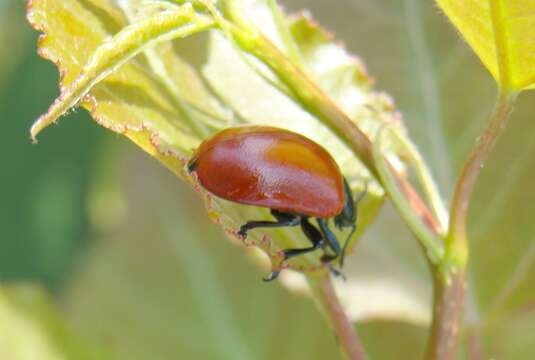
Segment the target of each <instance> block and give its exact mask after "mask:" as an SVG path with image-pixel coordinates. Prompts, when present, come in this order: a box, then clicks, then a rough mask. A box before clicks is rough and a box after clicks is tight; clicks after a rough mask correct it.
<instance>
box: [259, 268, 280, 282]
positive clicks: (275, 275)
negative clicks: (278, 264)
mask: <svg viewBox="0 0 535 360" xmlns="http://www.w3.org/2000/svg"><path fill="white" fill-rule="evenodd" d="M280 273H281V271H280V270H276V271H272V272H271V274H269V275H268V276H266V277H263V278H262V280H263V281H264V282H270V281H273V280H275V279H276V278H278V277H279V274H280Z"/></svg>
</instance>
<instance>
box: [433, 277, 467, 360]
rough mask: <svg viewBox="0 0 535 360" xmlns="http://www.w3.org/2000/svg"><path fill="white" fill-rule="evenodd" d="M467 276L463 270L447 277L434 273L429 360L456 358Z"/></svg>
mask: <svg viewBox="0 0 535 360" xmlns="http://www.w3.org/2000/svg"><path fill="white" fill-rule="evenodd" d="M465 290H466V277H465V273H464V271H462V270H459V272H457V273H456V274H454V275H453V276H451V277H450V278H449V279H446V278H444V276H443V274H441V273H440V272H437V273H436V274H435V286H434V301H433V302H434V303H433V323H432V325H431V335H430V340H429V343H428V347H427V359H428V360H451V359H454V358H455V352H456V350H457V342H458V335H459V330H460V327H461V321H462V315H463V309H464V293H465Z"/></svg>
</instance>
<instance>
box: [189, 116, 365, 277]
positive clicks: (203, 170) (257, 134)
mask: <svg viewBox="0 0 535 360" xmlns="http://www.w3.org/2000/svg"><path fill="white" fill-rule="evenodd" d="M188 170H189V171H190V172H195V173H196V174H197V178H198V180H199V182H200V184H201V185H202V186H203V187H204V188H205V189H206V190H208V191H209V192H211V193H213V194H214V195H216V196H218V197H221V198H223V199H226V200H230V201H234V202H237V203H241V204H247V205H255V206H262V207H267V208H270V209H271V214H272V215H273V217H274V218H275V219H276V221H249V222H247V223H245V224H244V225H242V226H241V227H240V230H239V234H240V235H241V236H242V237H244V238H245V237H246V236H247V232H248V231H249V230H251V229H254V228H258V227H284V226H297V225H300V226H301V229H302V231H303V232H304V234H305V235H306V236H307V238H308V239H310V241H311V242H312V246H311V247H307V248H302V249H286V250H284V251H283V253H284V259H285V260H287V259H289V258H292V257H295V256H297V255H302V254H306V253H308V252H311V251H314V250H316V249H318V248H322V249H323V250H324V255H323V256H322V261H324V262H325V263H328V264H329V266H330V268H331V270H332V271H333V272H334V273H335V274H339V273H338V271H337V270H335V269H334V268H333V267H332V266H331V265H330V262H331V261H332V260H334V259H336V258H338V257H339V256H340V264H341V265H342V264H343V256H344V252H345V245H347V240H346V244H345V245H344V248H343V250H342V249H341V248H340V244H339V242H338V240H337V239H336V237H335V236H334V234H333V232H332V231H331V230H330V228H329V226H328V219H330V218H334V223H335V225H336V226H337V227H338V228H340V229H343V228H345V227H351V228H352V231H351V234H353V232H354V231H355V229H356V217H357V212H356V206H355V203H354V201H353V196H352V194H351V190H350V188H349V186H348V184H347V181H346V180H345V178H344V177H343V176H342V174H341V172H340V168H339V167H338V165H337V164H336V162H335V161H334V159H333V158H332V157H331V155H330V154H329V153H328V152H327V151H326V150H325V149H324V148H323V147H321V146H320V145H318V144H316V143H315V142H313V141H312V140H310V139H308V138H306V137H304V136H302V135H300V134H297V133H294V132H291V131H288V130H284V129H280V128H276V127H268V126H243V127H235V128H228V129H225V130H223V131H221V132H219V133H217V134H216V135H215V136H213V137H212V138H210V139H208V140H205V141H204V142H203V143H202V144H201V145H200V146H199V148H198V149H197V151H196V152H195V153H194V155H193V157H192V158H191V160H190V162H189V164H188ZM309 218H316V222H317V224H318V227H319V230H318V228H316V227H315V226H314V225H313V224H311V223H310V221H309ZM351 234H350V235H349V236H348V239H349V237H350V236H351ZM327 245H328V246H329V248H330V249H331V250H332V252H333V253H328V252H327V249H326V246H327ZM278 275H279V271H274V272H273V273H272V274H271V275H270V276H269V277H268V278H266V279H265V280H266V281H269V280H273V279H275V278H276V277H277V276H278Z"/></svg>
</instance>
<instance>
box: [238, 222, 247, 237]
mask: <svg viewBox="0 0 535 360" xmlns="http://www.w3.org/2000/svg"><path fill="white" fill-rule="evenodd" d="M238 235H239V236H240V237H241V238H242V239H243V240H245V239H247V227H245V225H242V226H240V230H238Z"/></svg>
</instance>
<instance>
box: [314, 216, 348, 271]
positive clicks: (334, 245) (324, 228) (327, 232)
mask: <svg viewBox="0 0 535 360" xmlns="http://www.w3.org/2000/svg"><path fill="white" fill-rule="evenodd" d="M316 221H317V222H318V226H319V227H320V230H321V232H322V234H323V236H324V237H325V240H326V241H327V244H328V245H329V247H330V248H331V249H332V251H334V255H327V254H325V255H324V256H323V258H322V260H324V261H325V262H327V261H332V260H334V259H336V258H337V257H338V256H340V254H341V253H342V249H341V248H340V243H339V242H338V239H337V238H336V236H335V235H334V233H333V232H332V231H331V229H330V228H329V226H328V225H327V222H326V221H325V219H321V218H317V219H316Z"/></svg>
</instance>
